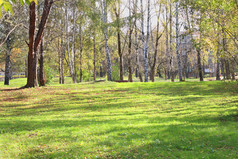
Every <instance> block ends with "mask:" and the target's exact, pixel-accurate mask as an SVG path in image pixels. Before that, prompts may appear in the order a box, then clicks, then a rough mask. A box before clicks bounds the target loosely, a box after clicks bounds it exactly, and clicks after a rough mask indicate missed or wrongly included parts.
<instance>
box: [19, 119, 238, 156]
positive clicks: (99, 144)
mask: <svg viewBox="0 0 238 159" xmlns="http://www.w3.org/2000/svg"><path fill="white" fill-rule="evenodd" d="M171 120H172V119H171ZM103 124H105V122H102V123H99V124H98V127H99V128H100V127H101V126H103ZM111 124H113V123H111ZM71 125H72V124H71ZM53 128H54V127H53ZM214 128H216V125H214V124H213V123H210V124H208V125H199V124H198V125H191V124H190V123H182V124H177V125H173V124H169V125H155V126H141V127H131V126H124V127H121V126H120V127H115V126H114V127H112V128H110V129H109V130H103V129H102V131H101V132H100V133H98V132H95V133H92V134H91V135H90V136H92V137H96V138H99V140H98V141H96V142H94V144H93V145H91V146H89V147H88V146H87V145H81V144H76V143H77V142H79V141H84V142H85V143H87V142H89V140H90V139H89V138H82V137H80V136H78V138H79V141H78V140H76V139H75V137H73V136H72V135H71V134H70V133H69V134H66V135H64V136H59V137H56V138H55V139H57V138H60V139H62V140H64V141H65V142H67V143H72V146H68V147H65V148H64V149H61V150H60V151H53V152H48V153H44V152H38V151H37V149H36V150H35V151H34V153H35V154H34V155H35V156H38V157H40V156H42V155H44V156H45V157H46V158H57V157H58V158H61V157H62V155H63V154H65V155H66V154H67V155H66V156H65V157H66V158H70V157H71V158H77V157H78V158H82V157H83V158H84V157H87V158H96V156H97V158H143V159H144V158H191V155H194V154H196V155H194V157H197V158H202V157H204V156H205V157H206V158H210V157H215V158H224V157H225V158H226V156H225V155H229V154H230V155H231V156H232V157H234V156H235V155H236V150H237V147H236V146H237V143H233V142H232V140H231V139H230V137H231V136H232V138H235V137H236V136H237V135H236V136H235V134H233V135H231V134H229V133H228V134H219V132H216V129H214ZM211 130H213V131H211ZM233 131H234V130H233ZM105 136H107V137H106V138H105ZM36 140H37V139H36ZM43 141H45V142H44V144H46V145H48V146H50V145H51V144H52V143H51V142H54V140H43ZM42 144H43V143H42ZM75 145H76V146H75ZM77 145H78V146H77ZM86 147H87V148H89V149H90V152H88V151H87V148H86ZM105 148H106V149H105ZM62 151H63V152H65V153H62ZM66 152H67V153H66ZM27 155H28V154H22V156H27ZM63 156H64V155H63ZM23 158H24V157H23Z"/></svg>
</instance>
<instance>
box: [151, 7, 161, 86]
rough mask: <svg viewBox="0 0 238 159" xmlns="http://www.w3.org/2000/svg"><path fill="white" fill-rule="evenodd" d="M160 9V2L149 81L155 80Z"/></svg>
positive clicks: (159, 36)
mask: <svg viewBox="0 0 238 159" xmlns="http://www.w3.org/2000/svg"><path fill="white" fill-rule="evenodd" d="M160 11H161V3H160V8H159V15H158V18H157V31H156V42H155V53H154V61H153V64H152V67H151V81H152V82H154V81H155V68H156V64H157V55H158V47H159V39H160V38H161V36H162V34H160V35H159V28H160Z"/></svg>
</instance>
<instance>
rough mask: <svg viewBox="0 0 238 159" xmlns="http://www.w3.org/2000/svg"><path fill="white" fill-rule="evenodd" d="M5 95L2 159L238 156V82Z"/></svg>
mask: <svg viewBox="0 0 238 159" xmlns="http://www.w3.org/2000/svg"><path fill="white" fill-rule="evenodd" d="M13 82H14V84H15V85H17V86H18V88H19V87H20V86H23V85H24V83H25V79H22V80H19V79H17V80H14V81H13ZM0 94H1V95H0V130H1V131H0V158H216V159H219V158H220V159H224V158H237V156H238V154H237V152H238V142H237V141H238V133H237V129H238V124H237V120H238V116H237V106H238V105H237V100H238V84H237V82H215V81H212V82H184V83H179V82H175V83H169V82H159V83H144V84H143V83H142V84H141V83H115V82H104V83H93V82H92V83H88V84H77V85H75V84H66V85H57V84H52V85H50V86H47V87H42V88H32V89H27V90H26V89H21V90H15V88H10V89H9V87H4V86H3V85H0Z"/></svg>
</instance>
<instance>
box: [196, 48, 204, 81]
mask: <svg viewBox="0 0 238 159" xmlns="http://www.w3.org/2000/svg"><path fill="white" fill-rule="evenodd" d="M197 60H198V74H199V78H200V81H203V73H202V72H203V71H202V64H201V50H200V48H197Z"/></svg>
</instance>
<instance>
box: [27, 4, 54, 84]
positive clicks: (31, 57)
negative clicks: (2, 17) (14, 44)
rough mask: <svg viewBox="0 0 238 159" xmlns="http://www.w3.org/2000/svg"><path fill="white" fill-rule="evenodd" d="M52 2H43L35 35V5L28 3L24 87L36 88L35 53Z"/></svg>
mask: <svg viewBox="0 0 238 159" xmlns="http://www.w3.org/2000/svg"><path fill="white" fill-rule="evenodd" d="M53 2H54V1H53V0H45V1H44V8H43V13H42V16H41V21H40V24H39V28H38V31H37V34H36V35H35V31H36V3H35V2H34V1H32V2H31V3H30V7H29V8H30V12H29V16H30V26H29V45H28V46H29V52H28V77H27V84H26V86H25V87H27V88H28V87H36V86H38V81H37V52H38V48H39V45H40V43H41V40H42V36H43V32H44V29H45V25H46V23H47V19H48V16H49V13H50V9H51V7H52V4H53Z"/></svg>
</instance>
